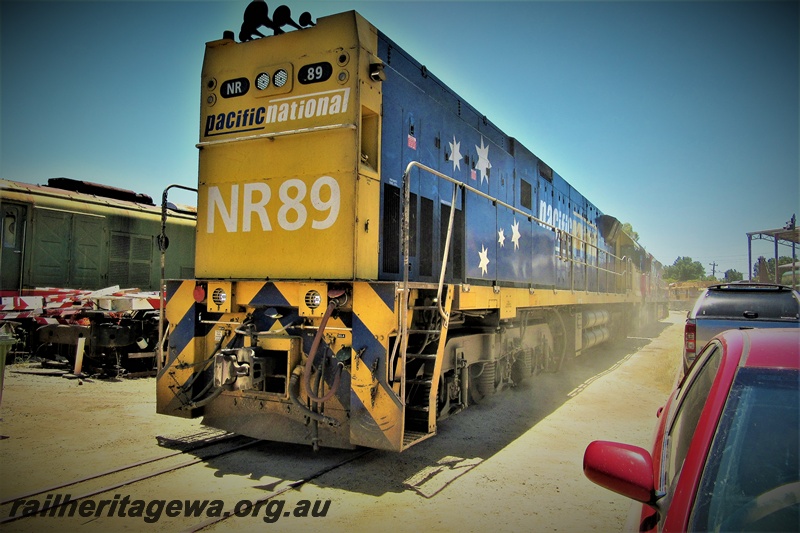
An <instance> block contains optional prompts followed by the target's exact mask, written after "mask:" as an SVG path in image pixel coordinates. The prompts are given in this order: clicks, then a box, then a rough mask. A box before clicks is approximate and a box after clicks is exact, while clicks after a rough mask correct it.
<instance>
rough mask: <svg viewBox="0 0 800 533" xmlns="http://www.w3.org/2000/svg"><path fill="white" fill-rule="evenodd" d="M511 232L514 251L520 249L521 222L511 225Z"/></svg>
mask: <svg viewBox="0 0 800 533" xmlns="http://www.w3.org/2000/svg"><path fill="white" fill-rule="evenodd" d="M511 232H512V235H511V242H513V243H514V249H515V250H516V249H518V248H519V238H520V237H522V235H521V234H520V232H519V220H515V221H514V224H512V225H511Z"/></svg>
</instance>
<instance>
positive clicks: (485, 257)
mask: <svg viewBox="0 0 800 533" xmlns="http://www.w3.org/2000/svg"><path fill="white" fill-rule="evenodd" d="M478 256H479V257H480V258H481V262H480V264H479V265H478V268H480V269H481V276H483V275H484V274H486V273H487V272H488V269H487V268H486V267H487V266H489V250H487V249H486V247H485V246H484V245H482V244H481V251H480V252H479V253H478Z"/></svg>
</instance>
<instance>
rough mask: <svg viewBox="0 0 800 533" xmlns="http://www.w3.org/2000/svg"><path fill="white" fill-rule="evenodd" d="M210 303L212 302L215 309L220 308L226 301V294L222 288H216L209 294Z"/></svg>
mask: <svg viewBox="0 0 800 533" xmlns="http://www.w3.org/2000/svg"><path fill="white" fill-rule="evenodd" d="M211 301H212V302H214V304H215V305H216V306H217V307H222V304H224V303H225V302H226V301H228V294H227V293H226V292H225V290H224V289H223V288H222V287H217V288H216V289H214V292H213V293H212V294H211Z"/></svg>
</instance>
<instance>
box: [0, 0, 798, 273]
mask: <svg viewBox="0 0 800 533" xmlns="http://www.w3.org/2000/svg"><path fill="white" fill-rule="evenodd" d="M247 2H248V0H237V1H200V0H195V1H173V2H164V1H139V2H122V1H91V2H59V1H53V2H34V1H24V2H14V1H9V0H3V1H2V2H0V24H1V26H0V50H1V52H0V53H1V54H2V56H1V57H2V63H1V64H0V66H1V67H2V71H1V75H2V77H1V78H0V90H1V92H0V177H3V178H6V179H12V180H18V181H25V182H31V183H45V182H46V181H47V179H48V178H50V177H58V176H65V177H70V178H74V179H80V180H88V181H95V182H100V183H105V184H109V185H114V186H117V187H123V188H128V189H134V190H136V191H138V192H143V193H146V194H149V195H151V196H153V198H155V199H156V201H157V202H158V201H159V199H160V197H161V191H162V190H163V189H164V188H165V187H166V186H167V185H169V184H171V183H178V184H183V185H187V186H194V185H195V183H196V175H197V153H196V148H195V143H196V142H197V140H198V128H199V126H198V121H199V117H198V114H199V94H200V69H201V63H202V59H203V49H204V43H205V42H206V41H210V40H214V39H217V38H219V37H221V36H222V32H223V30H225V29H232V30H235V31H237V33H238V29H239V25H240V24H241V20H242V19H241V17H242V13H243V12H244V8H245V7H246V5H247ZM268 3H269V4H270V8H272V9H274V8H275V7H277V5H278V3H273V2H268ZM285 3H287V4H288V5H289V6H290V7H291V8H292V12H293V13H294V15H295V17H297V16H299V14H300V13H301V12H302V11H310V12H311V13H312V15H313V16H314V17H315V18H316V17H321V16H324V15H327V14H331V13H336V12H340V11H345V10H349V9H355V10H357V11H359V12H360V13H361V14H362V15H364V16H365V17H366V18H367V19H368V20H369V21H370V22H372V23H373V24H374V25H375V26H377V27H378V28H380V29H381V30H382V31H384V32H385V33H386V34H387V35H389V36H390V37H391V38H392V39H393V40H394V41H396V42H397V43H398V44H399V45H400V46H402V47H403V48H405V49H406V50H407V51H408V52H409V53H410V54H411V55H412V56H414V57H415V58H416V59H417V60H419V61H420V62H421V63H423V64H425V65H426V66H427V67H428V69H429V70H430V71H431V72H432V73H434V74H435V75H437V76H438V77H439V78H440V79H442V80H443V81H444V82H445V83H447V84H448V85H450V86H451V87H452V88H453V89H454V90H455V91H456V92H458V93H459V94H460V95H461V96H463V97H464V99H465V100H466V101H468V102H470V103H471V104H472V105H473V106H475V107H476V108H477V109H478V110H479V111H480V112H482V113H483V114H485V115H487V116H488V117H489V119H491V120H492V121H493V122H494V123H495V124H497V125H498V126H499V127H500V128H501V129H503V130H504V131H505V132H506V133H507V134H509V135H511V136H514V137H516V138H517V139H519V140H520V142H522V143H523V144H524V145H525V146H527V147H528V148H529V149H531V150H532V151H533V152H534V153H536V154H537V155H538V156H539V157H541V158H542V159H544V160H545V161H546V162H547V163H548V164H549V165H550V166H551V167H553V168H554V169H556V170H557V171H558V172H559V173H560V174H561V175H562V176H564V177H565V178H566V179H567V181H569V182H570V183H571V184H572V185H573V186H574V187H575V188H577V189H578V190H579V191H580V192H581V193H583V194H584V195H585V196H587V197H588V198H589V199H590V200H591V201H592V202H594V204H595V205H597V206H598V207H599V208H600V209H601V210H602V211H604V212H605V213H608V214H611V215H614V216H615V217H617V218H618V219H620V220H621V221H624V222H630V223H631V224H632V225H633V227H634V229H635V230H636V231H637V232H638V233H639V235H640V242H641V243H642V244H643V245H644V246H645V247H646V248H647V249H648V250H649V251H650V252H651V253H653V254H654V255H655V257H656V258H657V259H658V260H659V261H661V262H662V263H664V264H666V265H670V264H672V263H673V262H674V261H675V260H676V259H677V257H679V256H689V257H691V258H692V259H694V260H696V261H700V262H701V263H702V264H703V265H704V266H705V268H706V272H707V273H709V274H710V273H711V266H710V263H712V262H716V263H717V267H716V269H717V275H718V276H719V275H720V274H721V273H723V272H724V271H725V270H727V269H730V268H734V269H736V270H738V271H739V272H742V273H744V274H745V278H746V277H747V276H746V272H747V271H748V265H747V237H746V232H748V231H755V230H762V229H771V228H777V227H781V226H783V225H784V223H785V222H786V221H787V220H788V219H789V217H790V216H791V215H792V214H793V213H798V214H800V192H798V182H799V181H800V178H799V177H798V176H800V170H799V169H798V166H799V165H800V163H799V161H800V155H799V152H800V148H798V147H799V146H800V139H799V138H798V123H799V122H800V111H799V109H798V94H800V89H799V88H798V79H799V78H800V75H799V74H798V70H799V69H798V64H799V63H800V61H799V60H798V50H799V49H800V42H799V41H798V27H799V26H800V15H798V2H796V1H790V2H775V3H770V2H740V1H737V2H725V1H714V2H682V1H680V2H650V1H639V2H636V1H625V2H604V1H595V2H569V1H568V2H508V3H500V2H427V1H426V2H408V1H405V2H383V1H376V0H373V1H351V2H332V1H331V2H328V1H325V2H322V1H308V0H298V1H292V2H285ZM171 199H174V200H175V201H179V202H183V203H192V204H193V203H194V198H193V197H192V196H188V195H187V196H180V195H178V194H176V195H173V196H171ZM755 251H756V253H757V254H764V255H767V256H768V257H770V256H771V255H772V253H773V252H772V247H771V245H767V244H765V243H762V244H761V246H758V247H756V249H755ZM790 253H791V251H790V250H782V255H790Z"/></svg>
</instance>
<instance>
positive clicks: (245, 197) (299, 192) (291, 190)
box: [206, 176, 341, 233]
mask: <svg viewBox="0 0 800 533" xmlns="http://www.w3.org/2000/svg"><path fill="white" fill-rule="evenodd" d="M325 189H327V190H325ZM230 191H231V194H230V203H229V204H228V203H226V201H225V198H223V196H222V193H221V191H220V189H219V187H218V186H209V187H208V208H207V210H206V231H207V232H208V233H214V230H215V224H216V221H217V220H218V219H221V220H222V224H223V225H224V226H225V231H227V232H228V233H236V232H238V231H239V222H241V231H242V232H249V231H252V230H253V228H254V225H253V220H254V217H257V218H256V222H255V227H256V228H257V227H258V224H259V223H260V224H261V230H262V231H272V223H271V222H270V216H269V213H268V212H267V207H269V202H270V200H271V199H272V190H271V189H270V187H269V185H267V184H266V183H264V182H255V183H245V184H244V185H243V187H242V197H241V198H240V197H239V185H238V184H236V185H231V189H230ZM307 192H308V187H307V186H306V184H305V182H304V181H303V180H300V179H297V178H293V179H289V180H286V181H285V182H283V184H281V186H280V189H278V198H279V200H280V207H279V208H278V226H280V227H281V228H282V229H284V230H286V231H295V230H298V229H301V228H302V227H304V226H305V224H306V222H307V221H308V219H309V216H308V208H307V207H306V204H307V203H308V200H307V199H306V194H307ZM240 202H241V209H240V208H239V203H240ZM304 202H306V203H304ZM310 202H311V206H312V207H313V210H314V211H318V212H319V215H316V216H319V217H322V218H321V219H317V218H315V214H313V213H312V215H311V217H312V218H311V228H312V229H316V230H325V229H328V228H330V227H331V226H333V224H334V223H335V222H336V220H337V219H338V218H339V209H340V205H341V192H340V190H339V183H338V182H337V181H336V179H334V178H332V177H331V176H322V177H320V178H318V179H317V180H316V181H314V183H313V184H312V185H311V195H310ZM273 205H274V204H273ZM273 209H274V208H273ZM240 213H241V220H240V219H239V214H240Z"/></svg>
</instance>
